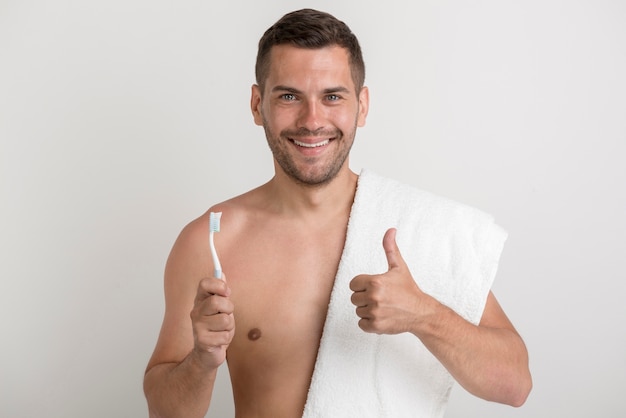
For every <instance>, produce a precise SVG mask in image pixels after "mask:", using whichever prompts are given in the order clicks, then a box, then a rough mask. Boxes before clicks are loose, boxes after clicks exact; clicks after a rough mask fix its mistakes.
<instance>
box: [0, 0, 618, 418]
mask: <svg viewBox="0 0 626 418" xmlns="http://www.w3.org/2000/svg"><path fill="white" fill-rule="evenodd" d="M383 3H384V4H383ZM304 6H311V7H315V8H319V9H322V10H327V11H329V12H331V13H333V14H335V15H336V16H337V17H339V18H340V19H342V20H345V21H346V22H347V23H348V24H349V25H350V26H351V28H352V29H353V31H354V32H355V33H356V34H357V35H358V36H359V38H360V40H361V44H362V47H363V50H364V54H365V59H366V64H367V71H368V73H367V84H368V85H369V87H370V89H371V99H372V106H371V111H370V115H369V119H368V124H367V126H366V127H365V128H363V129H361V130H360V131H359V134H358V135H357V142H356V144H355V148H354V151H353V155H352V160H351V161H352V167H353V169H354V170H357V171H358V170H359V169H360V168H362V167H369V168H372V169H374V170H375V171H377V172H378V173H380V174H383V175H385V176H388V177H394V178H397V179H399V180H402V181H404V182H406V183H410V184H412V185H414V186H417V187H420V188H423V189H427V190H430V191H433V192H436V193H438V194H442V195H444V196H448V197H451V198H454V199H456V200H460V201H463V202H465V203H468V204H471V205H474V206H477V207H479V208H481V209H483V210H485V211H487V212H490V213H492V214H494V215H495V217H496V219H497V221H498V223H499V224H500V225H502V226H503V227H504V228H505V229H507V230H508V231H509V234H510V237H509V240H508V242H507V245H506V247H505V251H504V254H503V257H502V261H501V265H500V269H499V272H498V277H497V279H496V284H495V288H494V290H495V293H496V295H497V296H498V298H499V299H500V301H501V303H502V305H503V306H504V308H505V310H506V311H507V313H508V314H509V316H510V317H511V319H512V320H513V322H514V323H515V325H516V326H517V328H518V330H519V331H520V333H521V334H522V335H523V337H524V339H525V341H526V343H527V345H528V348H529V351H530V358H531V368H532V372H533V377H534V385H535V386H534V390H533V392H532V393H531V396H530V398H529V399H528V402H527V403H526V405H525V406H523V407H522V408H520V409H514V408H510V407H504V406H500V405H495V404H490V403H488V402H485V401H482V400H479V399H476V398H473V397H471V396H470V395H468V394H466V393H464V392H463V390H462V389H460V388H456V389H455V390H454V391H453V394H452V399H451V404H450V408H449V411H448V413H447V415H446V417H449V418H452V417H533V418H536V417H556V416H559V417H569V418H575V417H581V418H582V417H585V418H586V417H591V416H594V417H618V416H623V415H622V414H623V411H624V395H623V391H624V388H626V324H625V322H626V304H624V303H623V299H624V294H625V291H626V285H625V284H624V283H625V278H626V277H625V273H624V259H625V257H624V256H625V255H626V254H625V253H626V251H625V249H626V244H625V238H624V237H625V236H626V222H625V220H624V213H625V212H626V211H625V209H626V193H625V187H624V183H625V180H626V169H625V168H624V161H623V160H624V157H625V156H626V153H625V151H626V150H625V148H626V146H625V143H626V81H625V75H626V4H625V3H624V2H622V1H617V0H616V1H609V0H594V1H592V0H589V1H582V0H573V1H564V0H563V1H557V0H547V1H535V0H531V1H526V2H521V1H520V2H512V1H502V0H485V1H472V2H466V1H453V0H449V1H434V0H431V1H418V2H414V1H409V0H407V1H393V0H391V1H385V2H380V1H377V2H373V1H358V2H357V1H344V2H337V1H330V0H329V1H310V2H303V1H287V0H282V1H274V2H269V1H263V2H252V1H249V2H241V1H228V2H212V1H208V0H204V1H165V0H152V1H148V0H123V1H122V0H108V1H103V0H95V1H78V0H65V1H63V0H59V1H55V2H49V1H43V0H32V1H29V0H3V1H0V196H1V205H0V245H1V247H0V338H1V343H0V416H3V417H44V416H45V417H141V416H146V415H147V413H146V407H145V400H144V397H143V393H142V376H143V371H144V367H145V365H146V362H147V361H148V358H149V356H150V354H151V351H152V349H153V346H154V343H155V341H156V337H157V333H158V330H159V327H160V323H161V319H162V314H163V296H162V271H163V267H164V263H165V260H166V257H167V254H168V252H169V249H170V248H171V245H172V244H173V242H174V239H175V238H176V236H177V234H178V232H179V231H180V229H181V228H182V227H183V226H184V225H185V224H186V223H187V222H189V221H190V220H191V219H193V218H195V217H196V216H198V215H200V214H201V213H203V212H204V211H205V210H206V209H207V208H208V207H209V206H210V205H211V204H212V203H215V202H218V201H221V200H224V199H226V198H229V197H231V196H234V195H237V194H240V193H242V192H244V191H246V190H248V189H250V188H252V187H255V186H256V185H259V184H260V183H262V182H265V181H266V180H268V179H269V178H270V177H271V175H272V165H271V155H270V152H269V150H268V149H267V146H266V143H265V138H264V135H263V132H262V129H261V128H259V127H257V126H255V125H254V124H253V122H252V117H251V115H250V112H249V108H248V101H249V91H250V85H251V84H252V83H253V81H254V80H253V65H254V58H255V54H256V43H257V42H258V39H259V37H260V36H261V34H262V33H263V31H264V30H265V29H266V28H267V27H269V26H270V25H271V24H272V23H273V22H274V21H276V20H277V19H278V18H279V17H280V16H282V15H283V14H284V13H286V12H288V11H291V10H294V9H297V8H301V7H304ZM225 371H226V370H225V369H222V370H221V373H220V376H221V379H222V380H221V381H220V386H219V388H218V389H217V391H216V395H215V397H214V398H215V402H214V405H213V406H212V409H211V411H210V413H209V415H210V416H215V417H228V416H232V411H233V409H232V405H231V403H232V399H231V397H230V396H231V395H230V389H229V387H228V382H227V379H226V373H224V372H225Z"/></svg>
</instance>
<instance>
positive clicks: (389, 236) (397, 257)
mask: <svg viewBox="0 0 626 418" xmlns="http://www.w3.org/2000/svg"><path fill="white" fill-rule="evenodd" d="M383 248H384V250H385V255H386V256H387V263H388V265H389V270H391V269H394V268H398V267H402V266H404V265H405V263H404V259H403V258H402V254H400V249H399V248H398V244H397V243H396V229H395V228H390V229H388V230H387V232H386V233H385V236H384V237H383Z"/></svg>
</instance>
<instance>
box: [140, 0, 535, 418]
mask: <svg viewBox="0 0 626 418" xmlns="http://www.w3.org/2000/svg"><path fill="white" fill-rule="evenodd" d="M281 28H282V29H281ZM283 29H284V30H285V32H283V31H282V30H283ZM286 33H289V34H290V35H289V36H293V37H295V38H298V39H286V38H284V37H285V36H287V35H286ZM294 34H295V35H294ZM312 36H314V37H316V38H317V39H316V40H314V41H310V42H309V43H306V41H302V39H299V38H303V39H305V40H306V39H307V38H310V37H312ZM298 41H300V42H303V43H301V44H298V43H297V42H298ZM305 44H306V47H304V45H305ZM364 73H365V71H364V66H363V61H362V58H361V52H360V48H359V46H358V42H357V40H356V38H355V37H354V35H352V33H351V32H350V30H349V29H348V28H347V27H346V26H345V25H344V24H343V23H342V22H339V21H337V20H336V19H335V18H333V17H332V16H330V15H327V14H324V13H320V12H315V11H311V10H303V11H299V12H294V13H292V14H289V15H286V16H285V17H284V18H283V19H282V22H281V25H279V27H277V26H276V25H275V26H274V27H273V28H270V30H268V32H266V34H265V35H264V37H263V38H262V40H261V43H260V44H259V56H258V58H257V83H258V84H257V85H254V86H253V87H252V97H251V108H252V114H253V116H254V121H255V123H256V124H257V125H260V126H263V127H264V129H265V133H266V136H267V141H268V143H269V146H270V149H271V150H272V153H273V155H274V166H275V176H274V177H273V178H272V179H271V180H270V181H269V182H268V183H266V184H264V185H262V186H260V187H259V188H257V189H254V190H252V191H250V192H248V193H245V194H243V195H241V196H238V197H235V198H234V199H232V200H228V201H226V202H223V203H220V204H218V205H215V206H214V207H212V208H211V209H210V211H215V212H223V215H222V218H221V232H219V233H218V234H216V237H215V240H216V246H217V248H218V252H219V255H220V259H221V262H222V267H223V270H224V272H225V274H224V280H218V279H216V278H214V277H212V273H211V272H212V271H213V264H212V261H211V257H210V251H209V246H208V239H207V234H208V230H209V224H208V219H209V216H208V214H205V215H203V216H201V217H200V218H198V219H196V220H195V221H193V222H191V223H190V224H189V225H188V226H187V227H185V228H184V230H183V231H182V233H181V234H180V236H179V238H178V239H177V241H176V243H175V245H174V247H173V249H172V252H171V254H170V257H169V259H168V262H167V266H166V269H165V295H166V311H165V318H164V321H163V326H162V329H161V333H160V335H159V339H158V342H157V345H156V348H155V351H154V354H153V356H152V358H151V360H150V362H149V364H148V367H147V372H146V375H145V381H144V389H145V393H146V398H147V400H148V405H149V409H150V414H151V416H155V417H157V416H158V417H187V418H188V417H203V416H204V415H205V413H206V411H207V410H208V408H209V405H210V403H211V395H212V391H213V385H214V382H215V378H216V374H217V369H218V367H219V366H220V365H221V364H222V363H223V362H224V360H225V359H226V357H228V366H229V370H230V376H231V381H232V387H233V395H234V401H235V410H236V416H237V417H271V418H277V417H290V418H292V417H297V416H301V415H302V412H303V408H304V405H305V401H306V398H307V391H308V388H309V385H310V382H311V376H312V373H313V368H314V365H315V360H316V355H317V352H318V347H319V343H320V337H321V334H322V328H323V325H324V321H325V317H326V312H327V308H328V303H329V297H330V292H331V288H332V285H333V280H334V278H335V275H336V272H337V266H338V263H339V258H340V256H341V254H342V250H343V245H344V241H345V237H346V229H347V223H348V217H349V214H350V209H351V206H352V203H353V199H354V196H355V190H356V185H357V175H356V174H355V173H353V172H352V171H351V170H350V168H349V166H348V154H349V151H350V148H351V146H352V143H353V141H354V137H355V133H356V130H357V127H360V126H363V125H364V123H365V119H366V116H367V111H368V104H369V96H368V90H367V88H366V87H363V81H364ZM381 251H385V252H386V254H387V259H388V261H389V267H390V269H389V272H387V273H385V274H383V275H378V276H367V275H362V276H357V277H356V278H355V279H354V280H353V281H352V282H351V284H350V287H351V289H352V290H353V291H354V294H353V297H352V301H351V302H352V303H353V304H354V305H356V315H358V317H360V318H361V319H360V320H359V318H357V316H356V315H355V321H359V322H358V323H359V326H360V327H361V328H362V329H363V331H364V332H375V333H379V334H397V333H402V332H410V333H413V334H414V335H415V336H416V338H419V339H420V340H421V341H422V342H423V344H424V345H425V346H426V347H427V348H428V349H429V350H430V351H431V352H432V353H433V354H434V355H435V356H436V357H437V359H438V360H439V361H441V363H442V364H443V365H444V366H445V367H446V368H447V369H448V371H449V372H450V373H451V374H452V376H454V378H455V379H456V380H457V381H458V382H459V383H460V384H461V385H462V386H463V387H465V388H466V389H467V390H469V391H470V392H471V393H473V394H475V395H477V396H479V397H482V398H484V399H488V400H492V401H497V402H502V403H506V404H510V405H516V406H518V405H521V404H522V403H524V401H525V399H526V397H527V395H528V393H529V391H530V387H531V379H530V373H529V370H528V358H527V352H526V349H525V346H524V343H523V342H522V340H521V338H520V337H519V335H518V334H517V333H516V331H515V330H514V328H513V326H512V325H511V323H510V322H509V320H508V319H507V317H506V316H505V314H504V312H503V311H502V309H501V308H500V306H499V305H498V303H497V301H496V299H495V298H494V297H493V295H492V294H490V295H489V297H488V300H487V304H486V308H485V310H484V313H483V316H482V320H481V322H480V325H479V326H474V325H472V324H470V323H469V322H467V321H465V320H464V319H462V318H461V317H460V316H459V315H457V314H456V313H454V312H453V311H452V310H450V309H448V308H446V307H445V306H443V305H442V304H440V303H439V302H437V301H436V300H435V299H434V298H432V297H430V296H428V295H427V294H425V293H423V292H422V291H421V290H420V288H419V287H418V285H417V284H416V283H415V281H414V280H413V278H412V277H411V274H410V272H409V271H408V269H407V268H406V265H405V264H404V262H403V259H402V255H401V254H400V252H399V250H398V248H397V246H396V243H395V230H393V229H392V230H389V231H388V233H387V234H386V235H385V237H384V240H383V244H382V245H381ZM381 278H382V280H381ZM374 282H376V284H377V285H372V283H374ZM380 286H385V288H384V290H385V291H384V292H376V291H373V289H376V288H379V287H380ZM349 302H350V301H346V303H349ZM374 306H377V307H378V309H374V308H373V307H374ZM190 313H191V314H190Z"/></svg>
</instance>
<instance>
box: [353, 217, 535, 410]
mask: <svg viewBox="0 0 626 418" xmlns="http://www.w3.org/2000/svg"><path fill="white" fill-rule="evenodd" d="M383 248H384V250H385V253H386V255H387V261H388V263H389V270H388V271H387V272H386V273H384V274H378V275H360V276H357V277H355V278H354V279H353V280H352V282H351V283H350V288H351V290H352V291H353V292H354V293H353V294H352V303H353V304H354V305H356V307H357V308H356V313H357V315H358V316H359V317H360V318H361V319H360V320H359V327H361V329H363V330H364V331H366V332H373V333H377V334H399V333H402V332H410V333H412V334H414V335H415V336H417V337H418V338H419V339H420V340H421V341H422V343H423V344H424V345H425V346H426V347H427V348H428V349H429V350H430V352H431V353H433V355H434V356H435V357H437V359H438V360H439V361H440V362H441V363H442V364H443V365H444V367H445V368H446V369H447V370H448V371H449V372H450V374H451V375H452V376H453V377H454V378H455V379H456V380H457V382H459V384H460V385H461V386H463V387H464V388H465V389H466V390H467V391H469V392H470V393H472V394H474V395H476V396H478V397H480V398H483V399H486V400H489V401H494V402H499V403H504V404H508V405H512V406H521V405H522V404H523V403H524V402H525V401H526V398H527V397H528V394H529V393H530V389H531V387H532V381H531V376H530V370H529V368H528V352H527V350H526V346H525V345H524V342H523V341H522V338H521V337H520V336H519V334H518V333H517V331H516V330H515V328H514V327H513V324H511V321H509V319H508V318H507V316H506V314H505V313H504V311H503V310H502V308H501V307H500V305H499V304H498V301H497V300H496V298H495V297H494V295H493V294H492V293H491V292H490V293H489V296H488V298H487V302H486V305H485V309H484V312H483V315H482V318H481V321H480V323H479V325H474V324H472V323H470V322H468V321H467V320H465V319H464V318H463V317H461V316H460V315H459V314H457V313H456V312H454V311H453V310H452V309H450V308H448V307H447V306H445V305H443V304H441V303H440V302H439V301H437V300H436V299H435V298H433V297H431V296H429V295H427V294H426V293H424V292H423V291H422V290H421V289H420V288H419V286H418V285H417V283H415V280H413V277H412V276H411V273H410V271H409V268H408V267H407V265H406V263H405V262H404V259H403V258H402V255H401V254H400V251H399V249H398V246H397V244H396V241H395V229H390V230H389V231H387V233H386V234H385V237H384V239H383Z"/></svg>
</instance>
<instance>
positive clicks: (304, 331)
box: [215, 193, 349, 418]
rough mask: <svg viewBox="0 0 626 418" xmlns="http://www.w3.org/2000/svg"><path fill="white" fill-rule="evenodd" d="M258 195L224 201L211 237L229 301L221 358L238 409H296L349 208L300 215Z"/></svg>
mask: <svg viewBox="0 0 626 418" xmlns="http://www.w3.org/2000/svg"><path fill="white" fill-rule="evenodd" d="M256 195H258V193H257V194H256ZM256 195H255V193H252V194H251V195H250V196H246V195H244V196H243V197H241V198H237V199H234V200H233V201H230V202H226V203H225V204H223V205H222V208H220V210H223V215H222V222H221V223H222V227H221V232H219V233H218V234H216V238H215V239H216V246H217V247H218V252H219V255H220V260H221V263H222V268H223V270H224V273H225V274H226V277H227V280H228V285H229V286H230V288H231V290H232V294H231V300H232V301H233V304H234V306H235V314H234V315H235V324H236V325H235V326H236V331H235V337H234V339H233V341H232V343H231V344H230V346H229V348H228V352H227V361H228V367H229V370H230V376H231V382H232V385H233V396H234V400H235V408H236V415H237V416H238V417H274V418H276V417H294V416H300V415H302V411H303V408H304V404H305V402H306V396H307V391H308V388H309V384H310V381H311V376H312V373H313V368H314V365H315V360H316V356H317V351H318V348H319V342H320V338H321V334H322V329H323V326H324V321H325V318H326V310H327V307H328V302H329V298H330V292H331V289H332V285H333V282H334V278H335V274H336V272H337V266H338V264H339V258H340V257H341V254H342V251H343V245H344V241H345V236H346V228H347V223H348V216H349V208H345V209H344V210H341V211H340V212H339V213H338V216H332V217H323V219H316V220H315V222H310V221H309V222H305V221H304V220H302V219H300V218H297V217H292V218H290V217H289V216H285V215H284V213H277V212H276V211H275V210H274V209H272V208H270V207H266V206H264V205H259V203H260V202H263V200H262V199H257V196H256Z"/></svg>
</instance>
